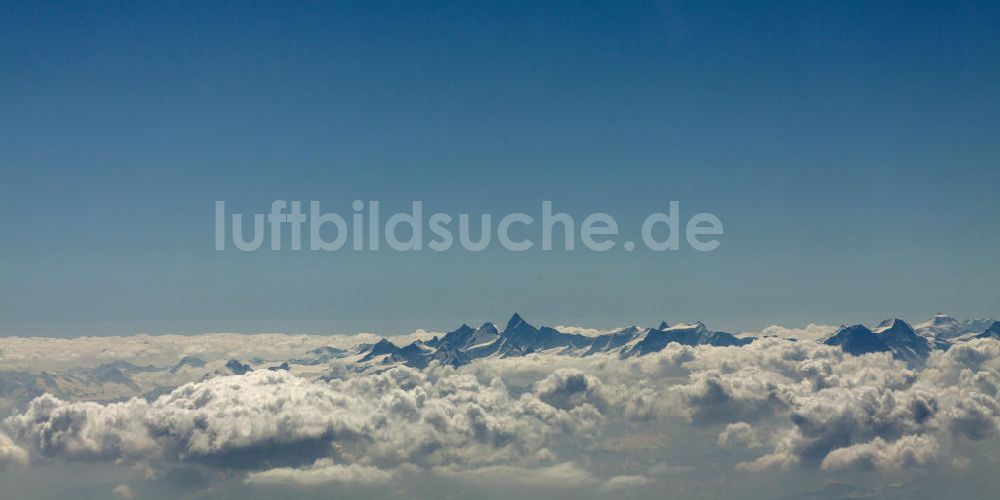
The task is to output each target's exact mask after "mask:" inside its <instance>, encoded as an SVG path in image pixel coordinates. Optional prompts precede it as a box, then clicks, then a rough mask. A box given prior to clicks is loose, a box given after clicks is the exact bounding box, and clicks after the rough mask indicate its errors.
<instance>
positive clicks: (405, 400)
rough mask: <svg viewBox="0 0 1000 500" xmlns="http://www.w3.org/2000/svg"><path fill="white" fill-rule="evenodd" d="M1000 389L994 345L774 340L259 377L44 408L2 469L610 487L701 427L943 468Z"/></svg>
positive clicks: (763, 452) (754, 456)
mask: <svg viewBox="0 0 1000 500" xmlns="http://www.w3.org/2000/svg"><path fill="white" fill-rule="evenodd" d="M998 384H1000V342H998V341H996V340H992V339H981V340H973V341H970V342H966V343H962V344H957V345H955V346H953V347H952V348H951V349H949V350H947V351H935V352H934V353H932V354H931V355H930V357H929V358H928V359H927V362H926V364H925V365H924V366H923V367H922V368H919V369H915V368H910V367H908V366H907V365H906V364H905V363H903V362H902V361H898V360H894V359H893V358H892V356H891V354H889V353H874V354H867V355H864V356H853V355H850V354H846V353H844V352H843V351H842V350H841V349H840V348H838V347H836V346H826V345H821V344H818V343H813V342H789V341H786V340H781V339H777V338H765V339H759V340H757V341H755V342H754V343H752V344H750V345H747V346H744V347H712V346H695V347H692V346H683V345H679V344H670V345H668V346H667V347H666V348H664V349H663V350H662V351H660V352H655V353H651V354H649V355H645V356H640V357H634V358H628V359H619V358H618V357H615V356H611V355H603V354H602V355H595V356H589V357H570V356H559V355H555V354H545V353H540V354H530V355H527V356H523V357H508V358H504V357H497V358H487V359H481V360H477V361H476V362H474V363H471V364H468V365H465V366H461V367H459V368H452V367H444V366H439V365H437V364H432V365H431V366H430V367H428V368H425V369H422V370H421V369H415V368H408V367H405V366H396V367H392V368H390V369H387V370H384V371H381V372H373V371H366V372H356V371H351V370H347V369H343V367H340V368H337V366H336V365H331V366H330V367H329V371H327V372H323V373H322V375H317V376H310V375H308V374H296V373H290V372H288V371H285V370H257V371H252V372H249V373H246V374H244V375H223V376H212V377H209V378H206V379H204V380H198V381H193V382H189V383H185V384H183V385H181V386H179V387H177V388H176V389H173V390H170V391H167V392H165V393H163V394H162V395H159V396H157V397H147V398H140V397H134V398H130V399H125V400H122V401H118V402H110V403H97V402H93V401H85V400H74V399H72V398H58V397H55V396H53V395H50V394H45V395H42V396H39V397H37V398H35V399H33V400H32V401H31V402H30V403H29V404H27V405H26V406H25V407H24V408H23V409H22V410H20V411H16V412H14V413H13V414H12V415H10V416H9V417H7V418H6V419H4V420H3V422H2V425H0V466H11V465H13V464H17V465H18V466H26V465H28V464H31V465H30V466H32V467H45V464H46V463H47V462H50V461H53V460H58V461H70V462H71V461H87V462H103V463H108V464H120V465H127V464H132V465H135V466H136V467H143V468H149V469H151V470H153V471H156V470H160V469H168V468H170V467H174V466H177V465H178V464H196V465H197V466H199V467H205V468H209V469H216V470H227V471H235V472H236V473H237V474H239V475H241V477H242V478H243V479H242V481H243V482H244V483H246V484H248V485H266V486H272V487H277V486H280V485H284V486H289V487H318V486H321V485H353V486H357V487H373V488H374V487H391V485H393V484H397V485H398V484H399V483H401V482H404V481H406V478H410V477H414V476H418V475H428V474H429V475H431V476H436V477H439V478H441V479H442V480H448V481H455V482H460V483H464V484H469V485H472V486H475V487H485V486H490V485H494V484H501V485H506V486H514V485H520V486H523V487H528V488H542V487H545V488H553V487H557V488H558V487H574V488H589V489H590V490H591V491H597V492H605V493H607V492H610V491H617V490H620V489H641V488H644V487H649V485H650V484H654V483H655V482H656V481H658V480H662V479H663V478H664V477H667V476H669V475H670V474H674V473H675V472H673V471H676V470H684V469H685V468H694V469H695V470H697V469H698V468H699V467H702V465H703V464H701V463H700V462H699V461H698V460H700V459H699V458H698V457H699V456H700V455H699V454H697V453H691V454H689V457H690V458H689V459H688V461H687V462H677V461H675V462H674V463H672V464H658V463H657V462H656V460H657V457H659V456H660V455H662V454H663V453H664V452H666V451H668V449H669V446H668V445H667V444H666V443H669V442H670V441H671V440H676V439H678V437H677V436H678V435H679V434H688V435H690V436H691V437H690V439H692V440H695V445H696V446H698V449H700V450H705V451H704V452H703V453H710V451H709V450H716V451H715V452H714V453H724V454H725V455H724V456H726V457H731V458H727V460H730V464H729V465H728V467H729V473H731V474H741V473H743V474H745V473H758V474H759V473H768V474H794V473H795V471H813V472H814V473H819V474H838V473H842V472H845V471H859V470H860V471H905V470H914V469H916V470H920V469H928V468H947V467H954V464H961V463H964V462H963V461H967V460H968V459H967V455H968V454H969V453H972V454H976V453H979V451H977V447H981V446H985V445H986V444H987V443H995V436H996V434H997V426H998V425H1000V401H998ZM685 429H687V430H685ZM609 464H613V465H609ZM621 464H625V465H621ZM155 475H156V474H154V476H155Z"/></svg>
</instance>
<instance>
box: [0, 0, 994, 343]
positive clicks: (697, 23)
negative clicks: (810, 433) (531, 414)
mask: <svg viewBox="0 0 1000 500" xmlns="http://www.w3.org/2000/svg"><path fill="white" fill-rule="evenodd" d="M3 12H4V14H3V15H2V16H0V68H2V76H3V83H2V85H0V109H2V110H3V111H2V116H3V118H2V119H0V178H2V179H3V182H2V183H0V214H2V217H0V235H2V236H0V334H6V335H10V334H47V335H76V334H81V333H87V334H97V333H119V334H120V333H130V332H134V331H151V332H161V331H191V332H195V331H201V330H205V329H220V328H221V329H230V330H233V329H236V330H240V331H261V330H284V331H320V332H322V331H342V330H357V329H366V330H379V331H384V332H386V333H396V332H403V331H410V330H412V329H413V328H416V327H428V328H447V327H451V326H454V325H453V323H455V322H458V321H482V320H485V319H493V320H498V321H502V320H504V319H506V317H507V316H509V314H510V313H511V312H513V311H515V310H517V311H520V312H521V313H522V314H524V315H525V316H526V317H527V318H528V319H529V320H532V321H534V322H537V323H546V324H559V323H561V324H566V323H573V324H579V323H584V324H588V325H593V326H614V325H620V324H625V323H633V322H638V323H645V324H653V323H656V322H658V321H659V320H660V319H667V320H669V321H679V320H693V319H703V320H705V321H706V322H708V323H709V324H710V326H715V327H718V328H726V329H736V330H739V329H750V328H756V327H760V326H764V325H767V324H770V323H783V324H789V325H793V324H802V323H805V322H810V321H815V322H825V323H841V322H859V321H865V322H871V321H876V320H878V319H880V318H882V317H886V316H901V317H906V318H910V319H922V318H924V317H926V316H929V315H930V314H932V313H934V312H936V311H939V310H940V311H947V312H951V313H953V314H954V315H956V316H997V315H998V314H1000V312H998V311H1000V295H998V294H997V293H996V283H998V282H1000V266H998V265H997V264H998V262H997V255H998V254H1000V253H998V250H1000V248H998V247H1000V231H998V229H1000V224H998V222H997V221H998V220H1000V204H998V203H997V202H996V190H997V187H998V186H1000V168H998V160H1000V141H997V140H996V138H997V136H998V134H997V133H998V131H1000V23H998V21H1000V8H998V6H997V5H996V4H993V3H989V2H979V3H972V2H957V3H949V4H937V3H930V2H883V3H879V4H877V5H876V4H872V3H870V2H842V3H832V2H788V3H781V2H770V3H768V4H766V5H763V6H747V5H743V4H742V3H737V2H734V3H713V4H711V5H708V4H706V3H704V2H690V3H672V2H670V3H667V2H638V3H634V4H630V5H619V4H617V3H610V2H609V3H576V2H574V3H558V2H553V3H547V4H545V5H540V3H539V2H495V3H486V4H483V5H480V4H478V3H477V4H475V5H473V4H470V3H467V2H454V3H433V4H432V3H426V4H422V5H421V4H416V3H410V2H399V3H378V4H376V3H375V2H357V3H339V4H337V5H327V4H325V3H316V4H301V5H298V6H288V5H284V4H281V3H277V2H275V3H270V4H251V3H248V2H232V3H222V2H220V3H211V4H210V5H208V4H205V3H199V2H192V3H182V4H173V5H156V4H152V3H141V4H124V5H123V4H119V3H117V2H116V3H107V4H94V5H89V4H88V5H84V4H75V3H73V4H69V3H67V4H60V3H58V2H54V3H49V4H46V5H40V4H36V3H35V2H17V3H5V4H4V6H3ZM275 199H289V200H319V201H322V202H323V204H324V206H329V207H330V208H331V210H337V211H341V212H343V213H347V212H348V211H349V207H350V203H351V201H353V200H355V199H377V200H380V201H381V202H382V204H383V207H386V208H384V209H385V210H391V209H393V207H395V208H398V209H402V208H405V207H406V206H408V204H409V202H410V201H411V200H423V201H424V204H425V208H426V209H427V210H430V211H445V212H451V213H458V212H471V213H480V212H494V213H503V212H509V211H525V212H529V213H532V212H535V213H537V211H538V210H539V207H540V203H541V201H542V200H552V201H553V202H554V204H555V206H556V208H557V209H560V210H563V211H566V212H569V213H571V214H574V215H580V216H582V215H586V214H587V213H590V212H593V211H604V212H608V213H611V214H613V215H614V216H615V217H616V219H617V220H618V222H619V224H620V225H621V226H622V232H623V233H625V232H629V231H632V232H634V231H636V230H637V228H638V226H639V225H640V224H641V222H642V219H643V218H644V217H645V215H646V214H647V213H650V212H653V211H657V210H665V209H666V204H667V202H668V201H669V200H679V201H680V202H681V205H682V209H683V210H684V211H685V212H686V214H687V215H690V214H693V213H694V212H697V211H709V212H712V213H714V214H716V215H718V216H719V218H720V219H721V220H722V221H723V223H724V225H725V231H726V233H725V236H724V237H723V238H722V245H721V247H720V248H719V249H718V250H716V251H714V252H710V253H698V252H693V251H690V250H689V251H686V252H685V251H681V252H676V253H666V254H659V253H652V252H648V251H646V252H643V251H637V252H633V253H626V252H624V251H611V252H608V253H602V254H597V253H592V252H572V253H569V252H541V251H529V252H525V253H505V252H502V251H499V250H490V251H486V252H483V253H475V254H474V253H469V252H463V251H460V250H457V249H456V250H454V251H449V252H445V253H433V252H423V253H416V254H412V253H411V254H398V253H391V252H360V253H353V252H337V253H333V254H326V253H311V252H305V253H300V254H292V253H289V252H282V253H270V252H258V253H248V254H243V253H238V252H215V251H214V250H213V243H214V239H213V222H214V220H213V203H214V201H215V200H226V201H227V203H228V204H229V206H230V207H232V208H233V209H234V210H238V211H242V212H244V213H251V212H259V211H263V210H264V209H265V207H266V206H268V205H269V204H270V202H271V201H272V200H275Z"/></svg>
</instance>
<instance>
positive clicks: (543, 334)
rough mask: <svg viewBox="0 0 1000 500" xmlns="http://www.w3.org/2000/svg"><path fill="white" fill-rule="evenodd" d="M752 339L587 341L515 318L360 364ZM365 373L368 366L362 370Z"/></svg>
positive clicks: (630, 331) (379, 352)
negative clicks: (503, 325) (501, 323)
mask: <svg viewBox="0 0 1000 500" xmlns="http://www.w3.org/2000/svg"><path fill="white" fill-rule="evenodd" d="M752 341H753V339H752V338H742V339H741V338H737V337H736V336H734V335H733V334H731V333H727V332H715V331H710V330H709V329H708V328H707V327H706V326H705V325H704V324H703V323H701V322H697V323H693V324H684V323H682V324H678V325H674V326H669V325H667V323H666V322H662V323H660V326H659V327H656V328H640V327H637V326H630V327H627V328H623V329H620V330H616V331H612V332H609V333H605V334H601V335H595V336H587V335H582V334H579V333H566V332H562V331H559V330H557V329H555V328H551V327H547V326H541V327H535V326H533V325H531V324H530V323H528V322H527V321H525V320H524V318H522V317H521V316H520V315H519V314H516V313H515V314H514V315H513V316H512V317H511V318H510V320H509V321H508V322H507V326H506V327H505V328H504V329H503V331H498V330H497V328H496V326H495V325H494V324H493V323H489V322H487V323H484V324H483V325H482V326H480V327H479V328H472V327H470V326H468V325H462V326H460V327H459V328H458V329H456V330H454V331H451V332H448V333H447V334H445V335H444V336H442V337H440V338H439V337H434V338H433V339H431V340H428V341H416V342H413V343H411V344H409V345H407V346H404V347H399V346H396V345H395V344H393V343H392V342H391V341H389V340H386V339H383V340H382V341H380V342H379V343H378V344H375V345H374V346H373V347H372V348H371V349H369V350H368V351H367V352H365V353H364V355H363V356H362V357H361V358H360V359H359V360H358V363H359V364H361V365H369V366H370V365H372V364H375V365H378V364H382V365H386V364H405V365H407V366H413V367H419V368H422V367H424V366H427V365H428V364H430V362H431V361H434V360H437V361H439V362H441V363H442V364H448V365H452V366H460V365H463V364H466V363H469V362H471V361H473V360H475V359H480V358H486V357H501V358H502V357H511V356H524V355H527V354H531V353H534V352H542V351H545V352H554V353H557V354H568V355H577V356H589V355H593V354H597V353H616V354H618V355H619V356H621V357H629V356H638V355H643V354H648V353H651V352H657V351H660V350H662V349H663V348H665V347H666V346H667V345H668V344H670V343H679V344H683V345H691V346H694V345H712V346H720V347H721V346H741V345H746V344H749V343H750V342H752ZM363 368H367V366H363Z"/></svg>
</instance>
